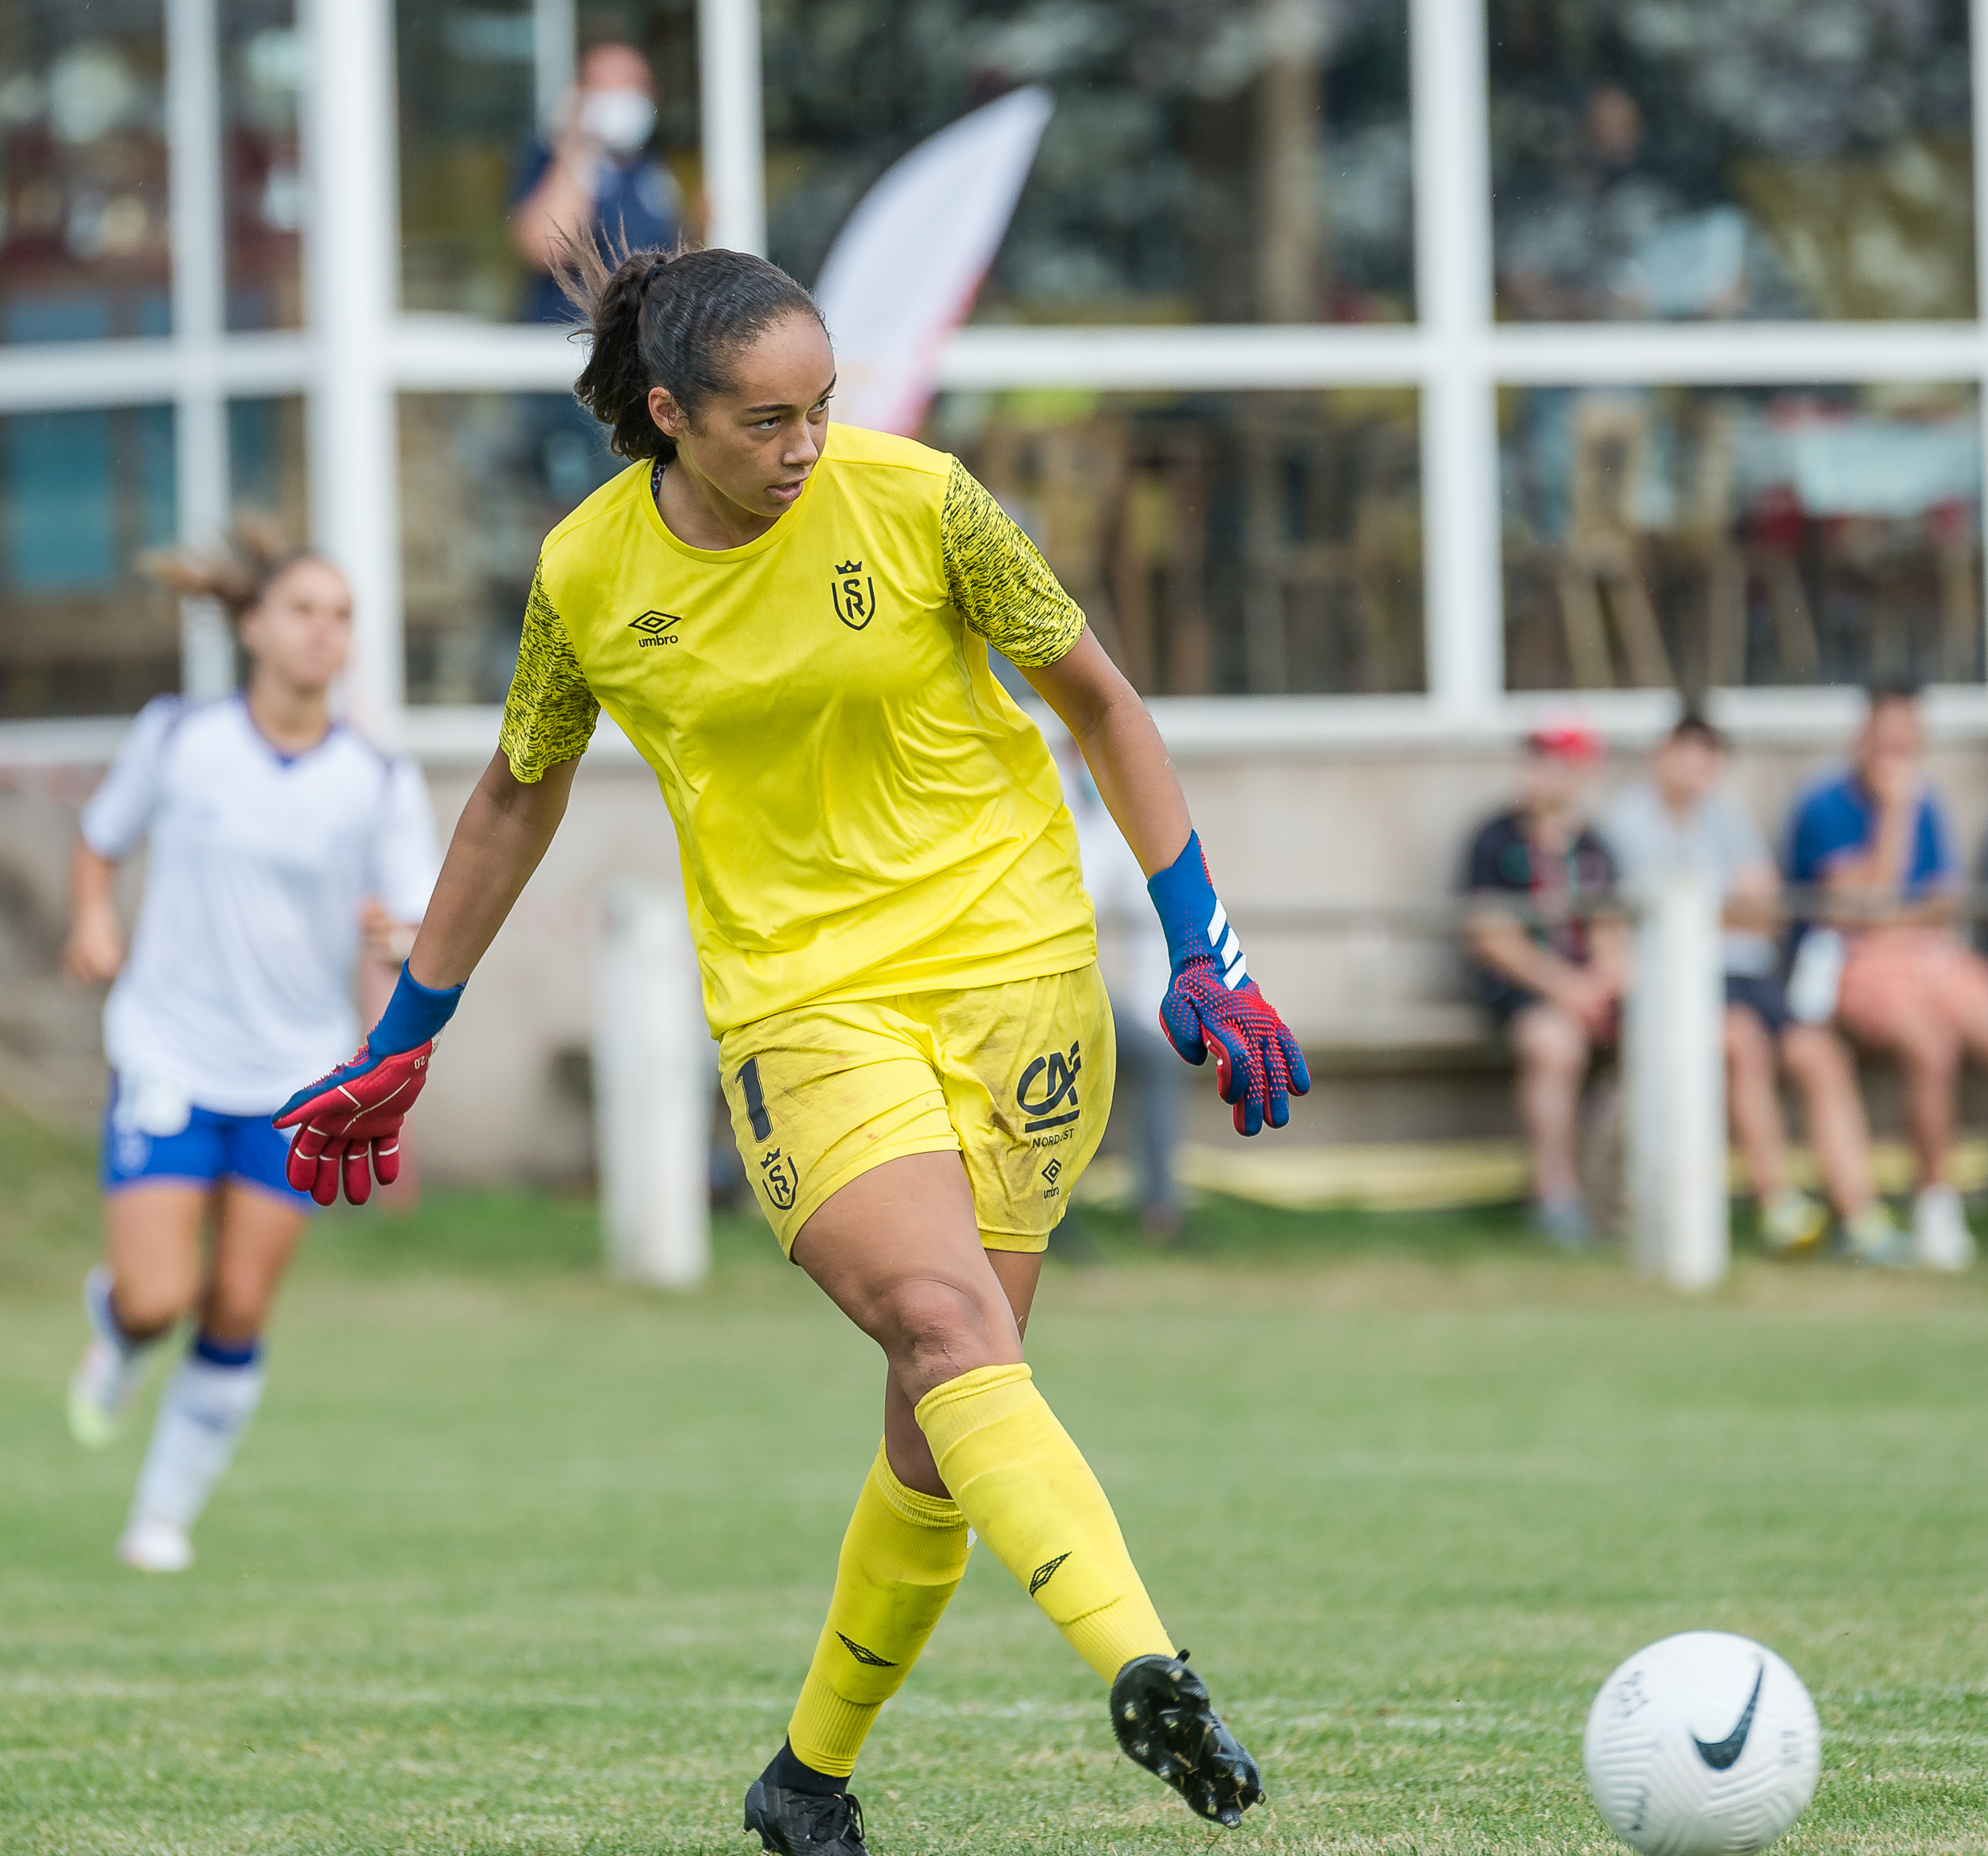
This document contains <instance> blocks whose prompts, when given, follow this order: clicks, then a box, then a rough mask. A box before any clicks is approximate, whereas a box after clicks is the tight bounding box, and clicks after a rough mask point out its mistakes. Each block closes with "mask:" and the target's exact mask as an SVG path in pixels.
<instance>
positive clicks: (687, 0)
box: [396, 0, 701, 321]
mask: <svg viewBox="0 0 1988 1856" xmlns="http://www.w3.org/2000/svg"><path fill="white" fill-rule="evenodd" d="M538 14H539V9H538V8H536V7H535V6H533V5H532V4H531V0H474V3H468V0H399V4H398V9H397V14H396V17H397V19H398V51H399V58H398V71H399V83H400V192H401V202H400V204H401V240H402V246H401V250H402V261H401V294H402V302H403V304H404V305H405V306H406V308H408V309H417V310H421V309H426V310H435V309H440V310H456V311H462V312H466V313H470V314H473V315H477V316H483V317H491V318H493V319H495V320H499V321H503V320H508V319H510V318H511V317H516V316H519V315H520V314H523V313H530V312H531V311H532V310H534V309H537V308H539V307H540V306H541V305H539V303H538V302H537V301H535V299H536V298H538V297H539V296H541V295H542V294H543V293H537V292H535V291H534V289H533V287H532V286H533V284H534V281H535V274H536V273H534V271H533V270H532V268H531V266H530V265H528V264H527V262H526V261H525V260H524V259H523V257H520V255H519V252H518V249H517V248H516V247H515V245H513V243H512V240H511V227H510V223H509V213H510V209H511V204H512V201H513V199H514V197H515V196H516V195H517V193H518V192H519V190H520V189H521V188H522V187H523V186H524V184H526V183H527V181H528V180H529V179H530V178H531V176H532V175H533V173H534V172H535V169H536V168H537V167H538V166H539V164H540V163H541V162H542V160H543V153H542V151H543V144H542V143H541V142H540V141H539V135H540V131H541V129H542V128H543V129H544V130H546V131H552V129H553V128H554V127H556V125H554V124H545V125H541V124H539V123H538V122H537V120H536V103H535V99H536V96H537V95H538V92H539V72H538V65H537V62H536V57H535V47H536V46H537V44H538V42H539V41H538V38H537V36H536V35H537V32H538V30H539V18H538ZM696 28H697V0H620V3H619V4H616V3H612V0H610V3H608V4H604V5H599V6H596V5H591V4H590V5H588V6H584V7H582V8H580V32H581V34H582V42H581V44H580V52H581V54H582V55H584V53H585V52H586V51H588V49H590V48H591V47H595V46H599V45H604V44H612V43H625V44H628V45H632V47H635V48H636V50H637V51H640V53H641V54H642V55H643V56H644V58H645V59H647V60H648V63H649V68H650V71H651V72H652V73H653V77H654V81H655V87H656V105H657V115H656V127H655V132H654V134H653V136H652V138H651V140H650V141H649V154H650V155H651V156H653V158H655V159H656V160H660V161H661V163H662V164H664V165H665V168H666V169H667V170H668V172H669V177H670V180H671V182H672V183H673V185H672V187H671V188H670V191H671V192H673V193H674V194H675V195H676V196H677V198H678V199H679V200H683V201H686V202H689V203H691V204H693V208H694V203H695V201H696V200H697V196H698V191H699V188H700V185H701V180H700V176H701V164H700V162H699V159H698V130H697V40H696ZM535 151H539V153H538V154H537V156H536V158H535ZM607 229H608V231H609V232H610V233H612V230H613V229H614V228H613V226H612V224H610V225H609V226H608V228H607Z"/></svg>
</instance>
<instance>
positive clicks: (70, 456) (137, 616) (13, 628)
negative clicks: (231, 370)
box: [0, 406, 180, 718]
mask: <svg viewBox="0 0 1988 1856" xmlns="http://www.w3.org/2000/svg"><path fill="white" fill-rule="evenodd" d="M172 491H173V467H172V409H171V408H170V407H168V406H116V407H110V408H91V409H90V410H87V411H78V412H35V413H15V414H11V415H10V416H8V417H5V418H0V613H4V614H5V615H6V623H5V624H4V625H0V717H4V718H16V717H23V716H51V715H127V714H131V713H133V712H134V711H135V710H138V709H139V708H140V707H142V706H143V704H144V703H145V702H147V701H149V700H150V699H151V698H152V697H154V696H156V695H159V694H160V693H162V692H163V691H165V690H168V689H177V688H179V686H180V629H179V623H178V620H177V617H176V604H175V601H174V600H173V599H172V596H170V595H168V593H166V592H164V590H163V589H162V588H158V587H156V586H155V585H153V584H152V583H151V582H149V581H147V580H145V579H144V578H143V576H141V575H140V573H139V569H138V561H139V556H142V555H143V552H145V550H146V549H147V548H158V547H161V546H164V545H165V544H168V543H169V542H171V541H172V538H173V528H174V508H173V495H172Z"/></svg>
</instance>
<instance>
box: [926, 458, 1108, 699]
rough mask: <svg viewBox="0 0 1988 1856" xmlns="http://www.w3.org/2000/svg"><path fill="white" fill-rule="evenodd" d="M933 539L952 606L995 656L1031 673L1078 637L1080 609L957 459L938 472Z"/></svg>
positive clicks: (1081, 630) (1066, 651) (1067, 650)
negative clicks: (941, 493) (939, 501)
mask: <svg viewBox="0 0 1988 1856" xmlns="http://www.w3.org/2000/svg"><path fill="white" fill-rule="evenodd" d="M939 551H940V553H941V554H942V556H943V558H944V560H945V568H946V590H947V592H948V593H949V594H950V595H951V596H952V603H953V605H954V606H955V607H956V609H958V611H959V613H960V617H962V618H963V619H964V620H965V621H966V622H967V624H968V625H969V626H971V627H972V629H973V630H975V631H976V632H978V633H980V636H981V637H984V639H986V640H987V641H988V643H989V644H990V645H992V646H993V647H994V649H996V650H997V651H999V652H1000V653H1001V655H1002V656H1003V657H1006V658H1008V660H1009V661H1010V662H1012V663H1016V664H1021V665H1026V666H1027V667H1028V669H1032V670H1039V669H1041V668H1042V667H1043V666H1044V665H1048V664H1053V663H1055V662H1057V661H1058V660H1059V659H1060V658H1063V657H1068V656H1069V653H1070V652H1071V651H1072V650H1073V649H1074V648H1075V647H1076V645H1077V640H1078V639H1079V638H1081V637H1083V635H1084V614H1083V611H1082V609H1081V608H1080V607H1079V606H1078V605H1077V601H1076V600H1073V599H1072V598H1071V597H1070V596H1069V594H1068V593H1066V592H1065V591H1064V590H1063V588H1062V587H1061V585H1060V584H1058V582H1057V576H1055V575H1054V574H1053V573H1052V572H1050V571H1049V562H1047V561H1046V560H1044V559H1043V558H1042V556H1040V554H1038V553H1037V552H1036V544H1034V543H1033V542H1032V541H1031V540H1029V539H1028V536H1025V535H1024V534H1023V533H1022V532H1021V531H1020V529H1019V528H1016V526H1015V524H1014V522H1013V521H1012V520H1011V518H1010V517H1009V516H1008V512H1006V511H1005V510H1004V509H1003V508H1002V507H1001V506H1000V503H996V501H995V500H994V499H993V498H992V496H990V495H988V493H987V491H986V490H985V489H984V488H983V487H981V485H980V484H979V483H976V482H975V481H974V479H972V477H971V476H970V475H968V472H967V468H966V467H965V466H964V464H962V463H960V460H959V459H957V458H955V459H953V460H952V469H951V470H950V471H948V474H947V477H946V500H945V504H944V506H943V508H941V510H940V511H939Z"/></svg>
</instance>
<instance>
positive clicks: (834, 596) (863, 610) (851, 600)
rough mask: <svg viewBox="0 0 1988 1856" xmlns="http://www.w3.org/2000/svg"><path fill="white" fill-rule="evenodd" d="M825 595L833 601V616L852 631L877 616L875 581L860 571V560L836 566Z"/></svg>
mask: <svg viewBox="0 0 1988 1856" xmlns="http://www.w3.org/2000/svg"><path fill="white" fill-rule="evenodd" d="M828 596H829V597H830V599H831V600H834V602H835V617H837V618H838V619H840V620H841V621H842V623H843V624H844V625H847V626H848V628H849V629H850V630H851V631H852V632H860V631H861V630H862V629H863V627H864V626H865V625H868V624H869V623H870V621H871V620H872V619H874V618H875V617H876V616H877V585H876V580H875V576H872V575H870V574H867V573H865V572H863V563H862V562H861V561H859V560H843V561H838V562H837V563H836V564H835V577H834V580H830V582H829V587H828Z"/></svg>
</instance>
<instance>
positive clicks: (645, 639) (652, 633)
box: [628, 610, 683, 649]
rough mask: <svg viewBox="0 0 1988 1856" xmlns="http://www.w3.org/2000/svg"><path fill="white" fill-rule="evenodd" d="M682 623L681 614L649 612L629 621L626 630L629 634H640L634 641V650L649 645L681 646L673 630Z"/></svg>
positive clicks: (680, 641)
mask: <svg viewBox="0 0 1988 1856" xmlns="http://www.w3.org/2000/svg"><path fill="white" fill-rule="evenodd" d="M682 623H683V614H682V613H659V612H656V611H654V610H651V611H649V612H646V613H643V615H642V616H641V617H640V618H639V619H630V620H629V621H628V629H629V630H630V631H631V632H640V633H641V634H642V636H641V637H640V638H639V639H638V640H636V648H637V649H642V648H644V647H646V646H648V645H678V644H681V643H682V642H683V641H682V640H681V638H680V637H677V635H676V633H675V631H674V629H673V628H674V627H676V626H677V625H681V624H682Z"/></svg>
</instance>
